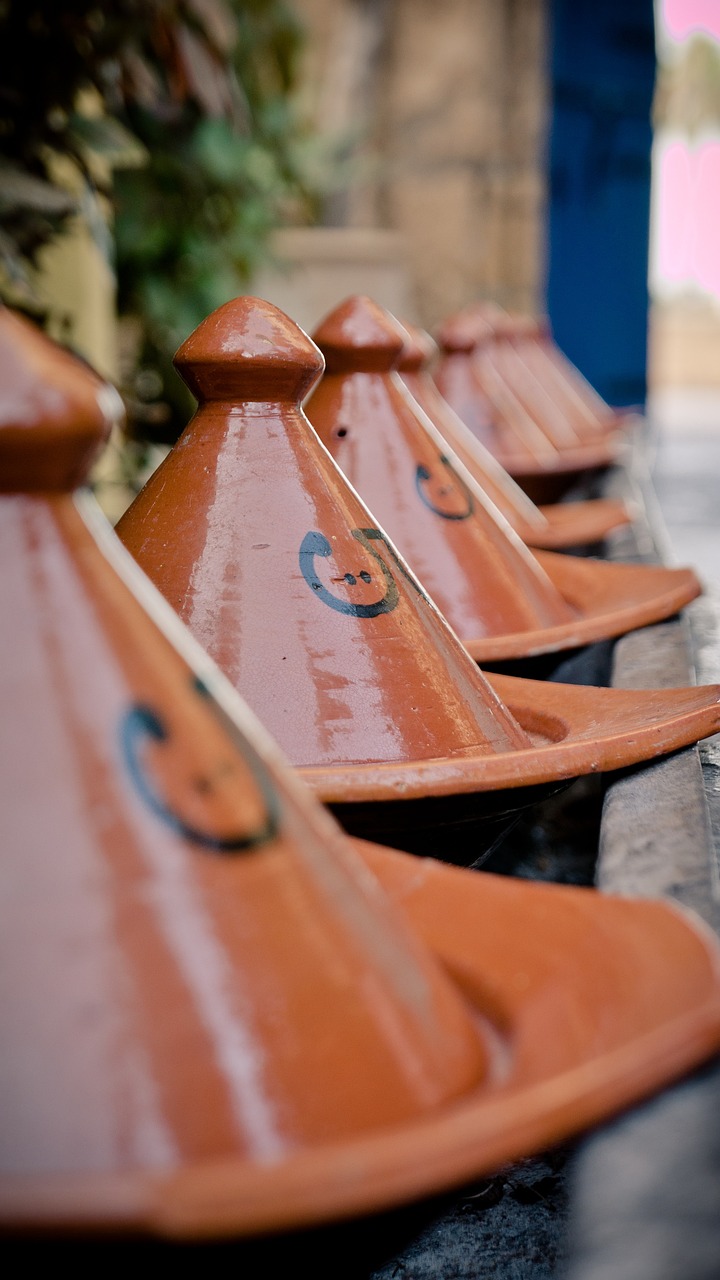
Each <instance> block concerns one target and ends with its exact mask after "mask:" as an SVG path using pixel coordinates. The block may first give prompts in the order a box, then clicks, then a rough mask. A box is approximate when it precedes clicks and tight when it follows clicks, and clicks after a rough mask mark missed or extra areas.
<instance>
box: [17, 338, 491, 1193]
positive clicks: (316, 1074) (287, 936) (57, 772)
mask: <svg viewBox="0 0 720 1280" xmlns="http://www.w3.org/2000/svg"><path fill="white" fill-rule="evenodd" d="M26 336H27V335H26V334H25V333H24V331H23V341H24V340H25V337H26ZM42 345H43V344H42V343H41V344H40V346H41V348H42ZM57 358H58V361H60V362H61V363H62V365H63V374H64V377H67V378H70V379H71V380H72V379H74V380H75V381H76V382H77V384H78V387H79V388H80V389H81V390H82V389H83V387H84V388H85V389H86V390H87V386H88V383H87V378H88V375H87V374H86V371H85V370H84V369H83V368H82V367H81V366H79V365H78V364H77V362H74V361H73V360H72V358H71V357H69V356H67V355H65V354H64V353H63V354H62V355H59V356H58V357H57ZM44 376H46V377H47V379H48V385H49V387H53V388H54V390H55V392H56V395H55V398H54V400H53V403H54V406H55V410H56V421H55V424H54V429H55V430H57V431H58V432H59V433H62V431H63V429H64V427H63V420H64V421H65V422H66V424H67V429H68V432H69V433H70V435H71V437H72V439H73V441H74V445H73V447H74V448H75V463H76V464H77V468H81V466H82V458H81V455H82V457H85V450H86V440H85V438H84V435H83V438H81V439H80V438H79V437H78V435H77V434H73V433H74V432H75V424H76V421H77V419H76V412H77V403H78V401H77V397H76V396H74V395H70V396H68V397H67V398H66V399H64V383H63V382H62V380H60V379H58V380H57V382H53V365H52V364H51V365H50V366H49V368H47V369H46V370H45V374H44ZM2 394H4V393H3V391H2V390H0V398H1V397H2ZM48 395H49V391H48ZM63 399H64V407H63ZM96 429H98V430H99V427H98V424H97V423H96ZM88 431H89V428H88ZM65 452H66V454H67V455H70V454H71V453H72V447H71V445H70V443H67V444H66V450H65ZM34 462H35V448H34V445H30V446H29V447H28V450H27V452H26V454H25V465H26V466H27V468H28V474H29V476H30V479H32V474H33V467H34ZM71 470H72V471H73V472H74V470H75V467H74V466H73V467H72V468H71ZM66 474H67V472H66V471H64V472H63V475H66ZM89 503H90V500H89V499H88V498H84V499H75V498H73V496H72V495H70V494H69V493H66V492H62V491H57V492H53V493H47V494H22V493H3V494H1V495H0V533H1V543H2V548H3V562H2V581H3V602H4V607H3V609H2V611H0V693H1V695H2V705H3V716H2V719H1V720H0V740H1V747H2V760H3V769H2V776H1V777H0V790H1V792H2V813H3V863H2V875H1V878H0V913H1V920H2V927H1V928H0V966H1V967H2V972H3V985H2V991H1V992H0V1003H1V1009H0V1020H1V1022H2V1028H3V1046H4V1049H3V1065H2V1097H3V1107H2V1112H1V1114H0V1153H1V1154H0V1168H1V1169H2V1171H3V1173H4V1174H5V1175H8V1177H9V1176H10V1175H12V1178H10V1183H9V1185H10V1186H11V1187H12V1186H14V1185H15V1183H14V1182H13V1178H15V1177H17V1176H27V1177H34V1176H38V1175H46V1174H62V1175H63V1177H65V1176H67V1175H70V1174H72V1173H76V1174H84V1175H87V1174H90V1173H93V1172H94V1173H96V1174H100V1173H102V1174H109V1173H113V1172H115V1173H120V1174H125V1173H129V1172H132V1173H133V1174H134V1175H135V1174H140V1175H141V1176H142V1175H145V1174H147V1173H148V1172H150V1171H155V1172H157V1171H160V1170H162V1171H164V1172H165V1173H169V1172H171V1171H178V1170H180V1169H182V1168H183V1166H185V1165H186V1164H187V1163H188V1162H192V1161H202V1160H213V1159H221V1158H231V1157H232V1158H242V1159H243V1160H251V1161H259V1162H261V1163H262V1162H271V1163H272V1162H277V1161H280V1160H281V1159H282V1158H283V1157H284V1156H286V1155H288V1153H290V1152H297V1150H298V1149H300V1148H302V1146H303V1145H304V1144H307V1143H316V1142H319V1141H326V1140H330V1139H332V1140H334V1141H338V1140H340V1139H342V1138H343V1137H344V1136H345V1137H346V1136H347V1135H349V1134H358V1133H361V1132H363V1131H366V1130H369V1129H373V1128H376V1127H378V1126H383V1125H395V1124H397V1123H399V1122H400V1121H407V1120H408V1118H410V1117H412V1116H417V1115H419V1114H422V1113H423V1112H424V1111H427V1110H432V1109H434V1108H436V1107H437V1106H439V1105H441V1104H442V1103H444V1102H447V1100H449V1099H450V1098H454V1097H456V1096H457V1095H459V1094H461V1093H462V1092H464V1091H466V1090H467V1089H469V1088H470V1087H472V1086H475V1085H476V1084H477V1083H478V1081H479V1080H480V1079H482V1078H483V1076H484V1073H485V1071H486V1069H487V1061H488V1050H487V1048H486V1047H485V1044H484V1040H483V1037H482V1035H481V1034H480V1032H479V1030H478V1026H477V1020H476V1018H475V1015H474V1012H473V1011H472V1010H470V1009H469V1008H468V1007H467V1004H466V1001H465V1000H464V998H463V997H462V996H461V995H460V993H459V992H458V991H457V990H456V989H455V987H454V986H453V985H452V984H451V983H450V982H449V981H448V979H447V977H446V975H444V974H443V973H442V972H441V970H440V968H439V967H438V966H437V965H436V963H435V962H434V961H433V959H432V957H431V956H430V955H429V954H428V953H427V951H426V950H425V949H424V947H423V946H422V945H421V944H419V943H418V942H417V940H416V939H415V938H414V937H413V936H412V935H411V934H410V932H409V931H408V929H407V928H406V926H405V925H404V923H403V921H402V920H401V918H400V916H399V915H398V914H397V913H396V912H395V911H394V910H393V909H392V908H391V907H389V905H388V903H387V902H386V900H385V898H384V897H383V895H382V894H381V893H380V892H379V890H378V889H377V886H376V884H375V883H374V881H373V879H372V877H369V876H368V874H367V872H366V870H365V868H364V867H363V866H362V865H361V864H360V862H359V860H358V859H357V857H356V856H355V855H354V853H353V851H352V849H351V848H350V846H349V845H348V843H347V840H346V838H345V837H344V835H343V834H342V833H341V832H340V829H339V828H338V827H337V826H336V825H335V823H334V822H333V821H332V820H331V819H330V817H329V816H328V815H327V814H326V813H325V812H324V811H323V810H321V809H320V807H319V806H318V805H317V803H316V802H315V801H314V800H313V799H312V798H311V796H310V793H309V792H307V791H306V790H305V789H304V788H302V787H301V786H300V784H299V783H298V782H297V781H296V780H295V779H294V778H291V777H290V773H289V770H287V769H286V767H285V765H284V764H283V763H282V761H281V760H280V758H279V755H278V754H277V752H276V750H275V749H274V748H273V747H272V745H271V744H270V743H269V741H268V740H267V738H266V736H265V734H264V732H263V731H262V730H261V729H260V727H259V725H258V724H257V723H256V722H255V721H254V720H253V718H252V717H251V716H250V714H249V713H248V712H247V709H246V708H244V707H243V706H242V704H241V703H240V702H239V700H237V699H236V696H235V695H234V694H233V693H232V691H231V690H229V689H227V688H226V685H225V683H224V682H223V681H222V679H221V677H220V676H219V674H218V673H217V671H216V669H215V668H214V667H213V666H212V664H211V663H209V662H208V660H207V659H206V658H205V657H204V655H203V654H202V653H201V651H200V650H198V649H197V648H196V646H195V645H194V644H193V643H192V641H191V640H190V639H189V637H188V636H187V635H186V633H185V632H184V630H183V629H182V628H181V627H180V625H179V623H177V621H176V620H175V619H174V618H172V616H171V615H170V611H169V610H167V608H166V606H165V605H164V604H163V602H162V601H161V600H160V599H159V597H158V596H157V594H156V593H155V592H154V590H153V589H152V588H151V587H150V585H149V584H148V583H147V581H146V580H145V579H144V578H143V576H142V575H141V574H140V573H139V571H138V570H137V568H136V566H134V565H133V564H132V562H131V561H130V560H129V558H128V557H127V555H126V554H125V553H124V552H123V551H122V548H121V547H120V546H119V544H118V543H117V540H116V538H115V537H114V535H113V534H112V532H111V531H110V530H109V529H108V528H107V525H106V523H105V522H104V520H103V519H102V517H101V516H100V515H99V513H98V512H97V509H96V508H94V509H93V510H90V509H89V505H88V504H89ZM151 615H152V616H151ZM218 697H219V699H220V701H218Z"/></svg>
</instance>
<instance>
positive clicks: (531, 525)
mask: <svg viewBox="0 0 720 1280" xmlns="http://www.w3.org/2000/svg"><path fill="white" fill-rule="evenodd" d="M403 328H404V329H405V331H406V333H407V335H408V336H407V341H406V343H405V346H404V348H403V352H402V355H401V357H400V363H399V364H398V372H399V373H400V374H401V376H402V379H403V382H404V383H405V385H406V387H407V388H408V390H409V391H410V393H411V395H412V396H413V397H414V398H415V400H416V401H417V403H418V404H419V405H420V408H421V409H422V410H423V411H424V412H425V413H426V414H427V415H428V417H429V418H430V421H431V422H432V423H433V425H434V426H435V427H437V429H438V431H439V432H440V434H441V435H442V436H443V438H444V439H445V440H446V441H447V443H448V444H449V446H450V448H451V449H452V450H453V451H454V453H455V454H456V455H457V457H458V458H459V459H460V461H461V462H462V463H463V464H464V466H465V467H466V468H467V470H468V471H469V472H470V475H471V476H472V477H473V479H474V480H476V481H477V483H478V484H479V485H480V487H481V488H482V489H483V491H484V492H485V493H486V494H487V496H488V497H489V498H490V499H491V501H492V502H494V503H495V506H496V507H497V508H498V510H499V511H501V512H502V514H503V515H504V516H505V519H506V520H507V521H508V523H509V524H510V525H511V526H512V528H513V529H514V530H515V532H516V533H517V534H518V535H519V536H520V537H521V538H522V540H523V542H525V543H527V545H528V546H531V547H544V548H547V549H548V550H551V551H552V550H555V551H560V550H562V549H563V548H565V547H574V546H581V545H583V544H587V543H593V542H598V541H600V540H601V539H602V538H603V537H604V536H605V535H606V534H607V533H609V532H610V531H611V530H612V529H617V528H619V527H620V526H622V525H624V524H628V522H629V519H630V516H629V514H628V511H627V509H626V507H625V506H624V504H623V503H621V502H615V501H612V500H610V499H602V498H597V499H594V500H592V501H587V502H565V503H553V504H551V505H550V506H547V507H537V506H536V505H535V503H534V502H532V501H531V499H530V498H529V497H528V496H527V494H525V493H524V492H523V490H522V489H521V488H520V486H519V485H518V484H516V483H515V481H514V480H513V479H512V477H511V476H510V475H509V474H508V472H507V471H505V469H504V468H503V467H501V465H500V463H499V462H498V461H497V459H496V458H494V457H493V455H492V454H491V453H490V451H489V450H488V449H486V448H485V446H484V445H483V444H481V442H480V440H479V439H478V438H477V436H475V435H473V433H472V431H470V429H469V427H467V426H466V425H465V423H464V422H462V421H461V419H460V418H459V417H458V415H457V414H456V413H455V411H454V410H453V409H452V408H451V407H450V405H449V404H448V402H447V400H445V399H444V398H443V396H442V395H441V394H440V391H439V390H438V387H437V386H436V384H435V383H434V382H433V379H432V376H431V374H430V370H429V366H430V363H431V362H432V360H433V359H434V358H435V355H436V353H437V345H436V343H435V342H434V341H433V339H432V338H431V337H430V334H429V333H426V332H424V331H423V330H421V329H418V328H417V327H416V326H413V325H408V324H407V323H406V322H405V321H403Z"/></svg>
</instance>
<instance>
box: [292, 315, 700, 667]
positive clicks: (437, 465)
mask: <svg viewBox="0 0 720 1280" xmlns="http://www.w3.org/2000/svg"><path fill="white" fill-rule="evenodd" d="M359 313H361V314H362V315H363V316H364V319H363V325H362V327H361V326H360V325H359V323H358V321H357V316H358V314H359ZM369 314H371V315H372V317H373V319H374V323H375V326H376V330H377V334H376V335H375V337H374V339H373V344H374V345H373V366H372V368H368V369H365V370H363V369H362V368H360V365H361V363H362V341H363V340H364V339H363V338H358V337H357V334H358V333H361V332H362V333H365V332H367V330H368V328H369V319H368V318H367V316H368V315H369ZM381 331H382V332H384V333H385V335H386V364H385V369H384V370H380V369H379V368H378V359H377V354H376V353H377V349H378V347H379V344H380V338H379V336H378V335H379V333H380V332H381ZM314 337H315V340H316V341H317V343H318V345H319V347H320V348H321V350H324V349H325V347H326V345H327V346H328V348H329V349H330V350H331V351H332V359H331V361H330V362H329V365H328V370H327V372H326V375H325V377H324V378H323V380H322V382H321V383H320V385H319V386H318V387H317V388H316V389H315V391H314V392H313V393H312V395H311V396H310V398H309V400H308V401H307V404H306V409H307V413H308V416H309V418H310V420H311V422H312V423H313V425H314V427H315V428H316V430H317V431H318V434H319V435H320V438H321V439H322V441H323V443H324V444H325V445H326V446H327V447H328V448H329V449H330V451H331V452H332V454H333V457H335V458H336V460H337V462H338V463H339V465H340V466H341V467H342V469H343V471H344V473H345V475H346V476H347V478H348V479H349V480H350V483H351V484H352V485H353V486H354V487H355V488H356V489H357V490H358V492H359V493H360V495H361V497H363V498H364V499H365V501H366V502H367V503H368V506H369V507H370V509H371V510H372V511H373V512H374V514H375V516H376V518H377V519H378V520H379V521H380V523H381V525H382V527H383V528H384V529H385V530H386V531H387V533H388V534H389V536H390V537H391V538H392V539H393V541H394V542H395V543H396V544H397V546H398V548H399V550H400V552H401V553H402V554H403V555H404V556H405V557H406V559H407V560H408V562H409V564H410V565H411V567H412V569H413V570H414V572H415V573H417V575H418V576H419V578H420V579H421V581H422V582H423V584H424V585H425V587H426V588H427V590H428V591H429V593H430V595H431V596H432V598H433V599H434V601H435V603H436V604H437V605H438V607H439V608H440V609H441V610H442V612H443V613H444V615H445V617H446V618H447V619H448V621H449V623H450V625H451V627H452V628H453V630H454V631H455V632H456V633H457V634H458V635H459V636H460V638H461V640H462V641H463V643H464V644H465V646H466V647H467V648H468V649H469V651H470V652H471V653H472V655H473V657H475V658H477V660H478V661H481V662H490V661H495V660H498V661H499V660H505V659H508V658H519V657H528V656H531V655H535V654H539V653H547V652H553V651H557V650H560V649H563V648H575V647H577V646H579V645H582V644H586V643H588V642H590V641H592V640H598V639H602V638H605V637H609V636H615V635H621V634H623V633H624V632H625V631H628V630H630V629H632V628H633V627H637V626H642V625H645V623H647V622H650V621H652V620H658V619H660V618H663V617H668V616H670V615H671V614H673V613H675V612H676V611H677V610H678V609H679V608H681V607H682V605H684V604H687V603H688V601H689V600H692V599H693V598H694V597H695V596H696V595H698V594H699V592H700V584H699V582H698V580H697V578H696V576H695V574H694V573H693V572H692V571H691V570H689V569H663V568H656V567H646V566H634V565H609V564H604V563H602V562H599V561H592V560H586V561H583V562H580V561H578V560H576V559H575V558H572V557H566V556H558V555H555V554H553V553H550V552H538V553H537V554H536V555H532V554H531V553H530V552H529V551H528V549H527V548H526V547H525V546H524V545H523V544H522V543H521V541H520V539H519V538H518V536H517V535H516V534H515V533H514V532H513V531H512V530H511V529H510V527H509V525H508V524H507V522H506V521H504V520H503V519H502V517H500V516H499V515H498V512H497V510H496V509H495V508H494V507H492V504H489V503H488V500H487V498H486V497H485V495H484V493H483V492H482V490H481V489H480V488H479V486H478V485H477V483H476V482H475V481H474V480H473V478H472V476H471V475H470V474H469V473H468V471H467V469H466V468H465V467H464V466H463V465H462V463H461V462H460V460H459V458H457V457H456V456H455V455H454V454H453V452H452V451H451V450H450V449H448V447H447V446H446V444H445V441H444V440H443V438H442V436H441V435H440V434H439V432H438V431H437V429H436V428H435V427H434V426H433V425H432V423H431V422H430V421H429V420H428V418H427V416H426V415H425V414H422V413H418V411H417V409H416V407H415V406H414V404H413V402H412V400H411V399H410V398H409V397H408V396H407V393H406V391H405V389H404V387H403V386H402V384H401V382H400V379H399V376H398V375H397V374H396V373H394V372H393V368H394V364H395V363H396V362H397V360H398V358H399V354H400V350H401V348H402V342H403V340H404V335H403V331H402V329H401V327H400V326H399V325H398V324H397V322H396V321H395V320H394V319H393V317H392V316H390V314H389V313H388V312H386V311H384V309H383V308H381V307H379V306H377V305H376V304H375V303H373V302H372V301H371V300H370V299H369V298H363V297H354V298H350V299H348V300H347V301H346V302H344V303H343V304H341V305H340V306H339V307H337V308H336V309H335V310H334V311H333V312H332V313H331V315H330V316H328V317H326V319H325V320H324V321H323V322H322V323H321V325H320V326H319V327H318V329H317V330H316V332H315V334H314ZM344 351H346V352H347V364H346V365H345V361H344V356H343V352H344ZM513 619H516V620H517V621H513ZM521 619H522V621H521V623H520V626H518V625H517V622H518V621H520V620H521Z"/></svg>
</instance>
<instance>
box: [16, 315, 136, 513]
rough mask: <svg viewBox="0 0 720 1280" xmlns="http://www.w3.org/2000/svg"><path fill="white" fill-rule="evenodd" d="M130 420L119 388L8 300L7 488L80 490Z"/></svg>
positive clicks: (48, 490) (23, 489)
mask: <svg viewBox="0 0 720 1280" xmlns="http://www.w3.org/2000/svg"><path fill="white" fill-rule="evenodd" d="M122 419H123V405H122V400H121V398H120V396H119V395H118V393H117V392H116V391H115V389H114V387H112V386H111V385H110V384H109V383H107V382H104V381H103V380H102V379H101V378H100V377H99V376H98V375H97V374H96V373H95V372H94V371H93V370H92V369H91V368H90V366H89V365H88V364H86V363H85V361H83V360H82V359H80V358H79V357H78V356H75V355H73V354H72V353H71V352H70V351H68V350H66V349H65V348H64V347H61V346H60V345H59V344H58V343H56V342H54V341H53V340H52V339H51V338H49V337H48V336H47V335H46V334H45V333H43V332H42V331H41V330H40V329H38V328H37V327H36V325H34V324H33V323H32V322H31V321H30V320H27V319H26V318H25V317H24V316H22V315H20V314H18V313H17V312H14V311H12V310H10V308H8V307H2V306H0V477H2V479H1V480H0V490H2V491H3V492H6V493H17V492H23V491H30V492H58V491H59V492H69V491H71V490H73V489H75V488H76V487H77V486H78V485H79V484H81V483H82V482H83V481H84V480H85V478H86V476H87V473H88V471H89V469H90V466H91V464H92V462H93V461H94V458H95V456H96V454H97V453H98V452H99V450H100V448H101V447H102V445H103V444H104V442H105V440H106V439H107V436H108V434H109V432H110V430H111V428H112V426H113V425H114V424H115V423H118V424H119V423H120V422H122Z"/></svg>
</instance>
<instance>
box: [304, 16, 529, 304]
mask: <svg viewBox="0 0 720 1280" xmlns="http://www.w3.org/2000/svg"><path fill="white" fill-rule="evenodd" d="M294 3H295V8H296V10H297V12H298V14H299V16H300V17H301V18H302V19H303V20H304V21H305V22H306V24H307V27H308V31H309V41H308V47H307V53H306V58H305V64H304V66H305V73H304V94H303V96H304V103H305V107H306V109H307V110H308V111H309V112H310V114H311V115H312V116H313V117H314V119H315V120H316V122H317V123H318V125H319V127H320V128H322V129H323V130H324V131H325V132H326V134H327V135H329V136H334V137H335V138H338V137H339V136H344V137H345V138H346V140H347V142H348V147H349V149H351V150H352V147H351V142H352V139H353V137H354V138H355V139H356V143H355V147H354V152H353V154H354V156H355V160H356V163H357V164H358V173H359V178H358V181H357V182H356V184H355V185H354V186H353V188H352V189H351V190H350V191H349V192H348V193H346V194H344V195H343V194H342V193H341V194H339V195H338V196H336V197H334V198H332V199H331V200H330V201H329V202H328V208H327V211H326V212H327V216H328V220H334V221H336V222H337V223H340V224H345V225H350V226H376V227H385V228H388V229H391V230H394V231H397V232H399V233H400V234H401V235H402V236H403V238H404V239H405V241H406V245H407V260H408V264H409V270H410V276H411V281H412V292H413V299H414V310H415V317H414V318H416V319H418V320H419V321H421V322H422V323H424V324H426V325H429V326H432V325H434V324H435V323H437V321H439V320H440V319H441V318H442V317H443V315H445V314H446V313H447V312H448V311H450V310H452V309H454V308H457V307H459V306H462V305H464V304H465V303H466V302H468V301H471V300H472V299H474V298H476V297H478V296H492V297H494V298H496V299H497V300H498V301H499V302H501V303H503V304H504V305H506V306H508V307H510V308H513V309H518V310H538V309H542V299H541V293H542V281H543V271H544V222H545V212H544V210H545V177H544V145H545V133H546V121H547V99H548V89H547V81H546V70H545V66H546V63H545V42H546V3H545V0H444V3H443V4H442V5H438V4H437V3H436V0H365V2H364V3H362V2H361V0H294Z"/></svg>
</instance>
